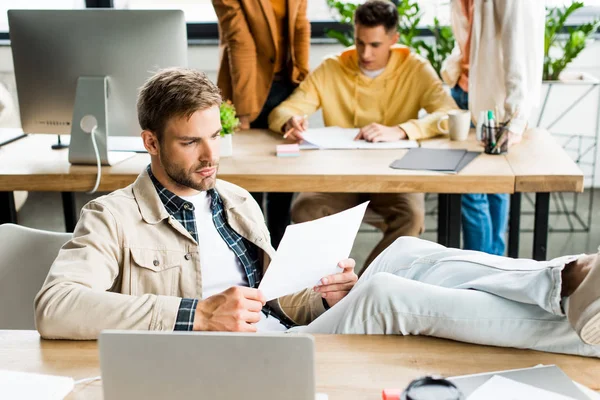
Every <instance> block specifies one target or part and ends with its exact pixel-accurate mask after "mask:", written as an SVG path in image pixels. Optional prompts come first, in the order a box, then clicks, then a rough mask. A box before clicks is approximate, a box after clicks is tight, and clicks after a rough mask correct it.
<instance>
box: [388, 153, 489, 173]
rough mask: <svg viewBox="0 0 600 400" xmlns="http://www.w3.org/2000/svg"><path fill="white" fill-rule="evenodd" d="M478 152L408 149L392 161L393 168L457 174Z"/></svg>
mask: <svg viewBox="0 0 600 400" xmlns="http://www.w3.org/2000/svg"><path fill="white" fill-rule="evenodd" d="M479 154H481V153H479V152H475V151H467V150H463V149H425V148H422V147H420V148H415V149H410V150H409V151H408V153H406V155H405V156H404V157H402V158H401V159H399V160H396V161H394V162H393V163H392V164H391V165H390V167H391V168H393V169H406V170H420V171H435V172H443V173H449V174H457V173H459V172H460V171H461V170H462V169H463V168H464V167H466V166H467V165H468V164H469V163H470V162H471V161H473V160H474V159H475V158H476V157H477V156H478V155H479Z"/></svg>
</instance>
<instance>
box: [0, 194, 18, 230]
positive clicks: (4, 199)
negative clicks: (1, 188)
mask: <svg viewBox="0 0 600 400" xmlns="http://www.w3.org/2000/svg"><path fill="white" fill-rule="evenodd" d="M6 223H12V224H16V223H17V207H16V206H15V195H14V193H13V192H0V224H6Z"/></svg>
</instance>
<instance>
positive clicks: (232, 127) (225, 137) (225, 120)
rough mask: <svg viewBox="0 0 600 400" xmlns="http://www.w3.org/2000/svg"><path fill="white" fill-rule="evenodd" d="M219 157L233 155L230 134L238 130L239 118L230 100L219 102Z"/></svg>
mask: <svg viewBox="0 0 600 400" xmlns="http://www.w3.org/2000/svg"><path fill="white" fill-rule="evenodd" d="M220 111H221V126H222V129H221V152H220V154H221V157H231V156H232V155H233V143H232V135H233V133H234V132H235V131H237V130H238V127H239V125H240V120H239V119H238V118H237V117H236V116H235V106H234V105H233V103H232V102H231V101H229V100H228V101H226V102H223V103H221V109H220Z"/></svg>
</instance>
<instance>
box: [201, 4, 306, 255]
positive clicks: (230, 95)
mask: <svg viewBox="0 0 600 400" xmlns="http://www.w3.org/2000/svg"><path fill="white" fill-rule="evenodd" d="M212 3H213V6H214V8H215V11H216V13H217V17H218V19H219V31H220V35H219V36H220V40H221V64H220V67H219V75H218V79H217V85H218V86H219V88H220V89H221V91H222V94H223V98H224V99H226V100H231V101H232V102H233V104H234V105H235V107H236V110H237V114H238V117H239V119H240V123H241V128H242V129H248V128H256V129H268V127H269V126H268V116H269V113H270V112H271V110H273V109H274V108H275V107H277V106H278V105H279V104H280V103H281V102H283V101H284V100H285V99H287V97H288V96H289V95H290V94H291V93H292V92H293V91H294V89H295V88H296V87H297V86H298V84H299V83H300V82H302V80H304V78H305V77H306V76H307V75H308V60H309V48H310V23H309V21H308V19H307V17H306V6H307V0H213V2H212ZM252 195H253V196H254V198H255V199H256V200H257V202H258V203H259V204H262V200H263V194H262V193H253V194H252ZM291 198H292V193H269V194H268V197H267V199H266V200H267V202H266V207H267V210H266V215H267V223H268V226H269V230H270V231H271V237H272V239H271V241H272V243H273V246H274V247H275V248H277V245H278V244H279V241H280V240H281V237H282V236H283V233H284V231H285V228H286V226H287V225H288V224H289V222H290V203H291Z"/></svg>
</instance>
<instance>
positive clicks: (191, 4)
mask: <svg viewBox="0 0 600 400" xmlns="http://www.w3.org/2000/svg"><path fill="white" fill-rule="evenodd" d="M113 1H114V6H115V8H121V9H129V10H139V9H155V10H173V9H179V10H183V12H184V13H185V20H186V21H187V22H191V23H206V22H212V23H215V22H217V15H216V14H215V10H214V8H213V6H212V2H211V1H210V0H176V1H174V0H113Z"/></svg>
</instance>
